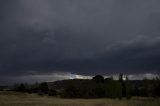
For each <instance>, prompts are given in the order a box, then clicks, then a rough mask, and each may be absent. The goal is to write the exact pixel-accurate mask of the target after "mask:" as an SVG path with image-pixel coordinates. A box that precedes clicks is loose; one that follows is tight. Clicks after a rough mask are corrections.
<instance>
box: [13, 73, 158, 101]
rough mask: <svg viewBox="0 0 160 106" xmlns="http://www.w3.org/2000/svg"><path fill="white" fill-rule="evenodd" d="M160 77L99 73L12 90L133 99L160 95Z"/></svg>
mask: <svg viewBox="0 0 160 106" xmlns="http://www.w3.org/2000/svg"><path fill="white" fill-rule="evenodd" d="M159 89H160V79H159V78H156V79H153V80H147V79H144V80H143V81H130V80H129V79H128V77H127V76H126V80H123V74H120V75H119V80H113V78H112V77H111V78H106V79H104V77H103V76H101V75H97V76H95V77H93V79H91V80H78V79H73V80H64V81H60V82H58V83H47V82H43V83H40V84H37V83H36V84H35V85H28V84H19V85H17V86H15V87H14V88H13V89H11V90H12V91H18V92H24V93H27V92H28V93H37V94H39V95H41V96H43V95H48V96H56V95H58V96H60V97H62V98H112V99H116V98H119V99H120V100H121V99H122V98H124V97H125V98H126V99H131V98H132V96H140V97H160V90H159Z"/></svg>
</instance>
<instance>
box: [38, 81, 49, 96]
mask: <svg viewBox="0 0 160 106" xmlns="http://www.w3.org/2000/svg"><path fill="white" fill-rule="evenodd" d="M39 90H40V92H42V93H45V94H47V93H48V84H47V83H46V82H43V83H41V84H40V85H39Z"/></svg>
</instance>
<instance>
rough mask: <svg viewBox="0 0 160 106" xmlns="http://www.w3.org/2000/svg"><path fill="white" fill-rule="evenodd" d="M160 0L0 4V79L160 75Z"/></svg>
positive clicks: (8, 0)
mask: <svg viewBox="0 0 160 106" xmlns="http://www.w3.org/2000/svg"><path fill="white" fill-rule="evenodd" d="M159 4H160V1H159V0H152V1H151V0H141V1H139V0H134V1H131V0H130V1H129V0H107V1H106V0H100V1H99V0H85V1H80V0H23V1H22V0H15V1H12V0H1V1H0V14H1V17H0V23H1V25H0V51H1V52H0V75H1V76H19V75H26V74H28V75H30V74H39V73H51V72H59V71H62V72H64V71H66V72H72V73H78V74H90V75H93V74H105V73H119V72H124V73H146V72H159V69H160V66H159V63H160V55H159V54H160V43H159V42H160V39H159V36H160V30H159V29H160V7H159Z"/></svg>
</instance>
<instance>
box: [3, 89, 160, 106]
mask: <svg viewBox="0 0 160 106" xmlns="http://www.w3.org/2000/svg"><path fill="white" fill-rule="evenodd" d="M0 106H160V99H153V98H137V97H135V98H132V99H131V100H125V99H123V100H118V99H115V100H112V99H61V98H58V97H48V96H38V95H36V94H24V93H15V92H0Z"/></svg>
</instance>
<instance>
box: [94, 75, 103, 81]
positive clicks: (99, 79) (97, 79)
mask: <svg viewBox="0 0 160 106" xmlns="http://www.w3.org/2000/svg"><path fill="white" fill-rule="evenodd" d="M93 81H95V82H97V83H103V82H104V77H103V76H101V75H96V76H95V77H93Z"/></svg>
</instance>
